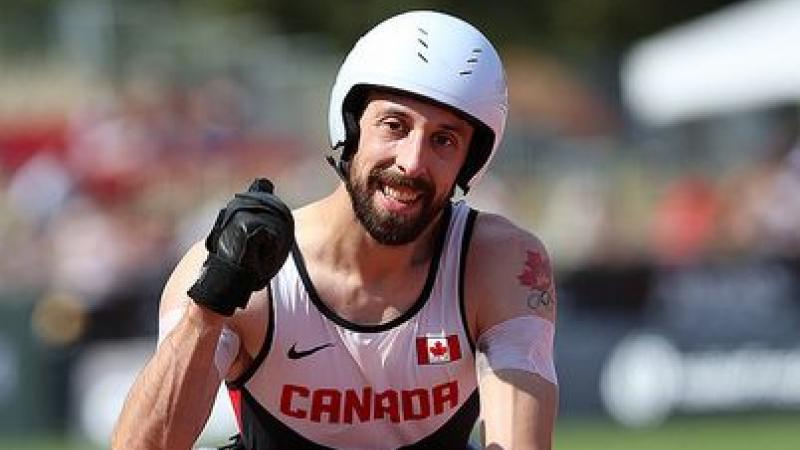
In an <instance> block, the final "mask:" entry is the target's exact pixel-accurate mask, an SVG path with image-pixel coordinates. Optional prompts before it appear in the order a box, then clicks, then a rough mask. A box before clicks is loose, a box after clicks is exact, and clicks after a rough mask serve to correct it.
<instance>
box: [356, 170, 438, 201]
mask: <svg viewBox="0 0 800 450" xmlns="http://www.w3.org/2000/svg"><path fill="white" fill-rule="evenodd" d="M367 182H368V183H369V185H370V186H376V185H377V184H378V183H381V184H390V185H392V186H401V187H407V188H410V189H414V190H417V191H421V192H422V193H423V194H426V195H428V194H431V193H433V186H432V185H431V183H430V182H428V181H427V180H424V179H422V178H419V177H407V176H405V175H403V174H402V173H399V172H395V171H393V170H390V169H384V168H379V167H375V168H373V169H372V170H370V171H369V175H368V176H367Z"/></svg>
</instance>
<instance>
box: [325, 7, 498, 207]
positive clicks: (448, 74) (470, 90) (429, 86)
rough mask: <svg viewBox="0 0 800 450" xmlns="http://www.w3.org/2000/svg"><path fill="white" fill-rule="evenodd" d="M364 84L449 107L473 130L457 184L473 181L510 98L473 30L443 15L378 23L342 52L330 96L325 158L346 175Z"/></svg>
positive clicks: (490, 52) (493, 58) (410, 15)
mask: <svg viewBox="0 0 800 450" xmlns="http://www.w3.org/2000/svg"><path fill="white" fill-rule="evenodd" d="M364 87H378V88H386V89H390V90H399V91H403V92H406V93H410V94H412V95H415V96H420V97H423V98H426V99H429V100H433V101H435V102H437V103H440V104H443V105H445V106H448V107H451V108H453V109H454V110H455V111H456V112H458V113H460V114H462V115H463V116H465V117H466V118H467V119H468V120H470V122H472V123H473V125H474V126H475V132H474V134H473V138H472V144H471V146H470V149H469V154H468V156H467V161H466V163H465V164H464V167H463V168H462V169H461V172H460V173H459V175H458V179H457V180H456V182H457V184H458V186H460V187H461V188H462V189H463V190H464V192H466V191H468V190H469V188H470V187H471V186H474V184H475V183H476V182H477V181H478V179H479V178H480V177H481V175H483V173H484V171H485V170H486V167H487V166H488V164H489V161H491V159H492V157H493V156H494V153H495V151H496V150H497V146H498V144H499V143H500V139H501V138H502V136H503V130H504V128H505V123H506V116H507V114H508V94H507V88H506V77H505V72H504V70H503V65H502V63H501V61H500V57H499V56H498V54H497V51H496V50H495V49H494V47H493V46H492V44H491V43H490V42H489V40H488V39H486V37H485V36H484V35H483V34H482V33H481V32H480V31H478V30H477V29H476V28H475V27H473V26H472V25H470V24H468V23H466V22H464V21H463V20H461V19H457V18H455V17H452V16H448V15H446V14H442V13H438V12H432V11H412V12H407V13H404V14H400V15H398V16H395V17H392V18H390V19H387V20H385V21H384V22H381V23H380V24H378V25H377V26H375V27H374V28H373V29H372V30H370V31H369V32H367V34H365V35H364V36H362V37H361V39H359V40H358V42H357V43H356V45H355V47H353V49H352V50H351V51H350V54H349V55H347V58H346V59H345V61H344V63H343V64H342V67H341V68H340V69H339V74H338V75H337V77H336V83H335V84H334V85H333V90H332V92H331V102H330V109H329V112H328V125H329V130H330V138H331V147H332V148H333V153H332V155H331V156H329V157H328V161H329V162H330V163H331V164H332V165H333V166H334V167H335V168H336V169H337V171H339V173H340V175H344V174H345V173H346V172H347V170H348V165H349V161H350V159H351V158H352V156H353V153H354V151H355V149H356V147H357V143H358V119H359V117H360V115H361V113H362V112H363V108H364V106H365V105H364V103H363V93H364V91H365V89H361V88H364Z"/></svg>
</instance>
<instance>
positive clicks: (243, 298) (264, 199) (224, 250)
mask: <svg viewBox="0 0 800 450" xmlns="http://www.w3.org/2000/svg"><path fill="white" fill-rule="evenodd" d="M272 190H273V187H272V183H271V182H270V181H269V180H267V179H266V178H258V179H256V180H255V181H253V184H251V185H250V188H249V189H248V190H247V192H242V193H238V194H236V196H235V197H234V198H233V200H231V201H230V202H229V203H228V205H227V206H226V207H225V208H223V209H222V210H220V212H219V215H217V221H216V223H214V227H213V228H212V229H211V233H210V234H209V235H208V237H207V238H206V249H208V258H207V259H206V261H205V262H204V263H203V269H202V271H201V272H200V278H199V279H198V280H197V281H196V282H195V284H194V285H193V286H192V287H191V288H190V289H189V291H188V292H187V294H189V297H191V298H192V299H193V300H194V301H195V302H196V303H198V304H200V305H202V306H205V307H206V308H208V309H210V310H212V311H214V312H217V313H219V314H222V315H224V316H230V315H232V314H233V312H234V311H235V310H236V308H244V307H245V306H246V305H247V301H248V300H249V299H250V294H251V293H253V292H256V291H260V290H261V289H264V287H266V286H267V283H269V280H270V279H272V277H273V276H275V274H276V273H278V270H280V268H281V266H282V265H283V263H284V261H286V257H287V256H288V255H289V250H290V249H291V247H292V244H293V242H294V219H293V218H292V213H291V211H289V208H288V207H287V206H286V205H285V204H284V203H283V202H282V201H281V200H280V199H279V198H278V197H276V196H275V195H272Z"/></svg>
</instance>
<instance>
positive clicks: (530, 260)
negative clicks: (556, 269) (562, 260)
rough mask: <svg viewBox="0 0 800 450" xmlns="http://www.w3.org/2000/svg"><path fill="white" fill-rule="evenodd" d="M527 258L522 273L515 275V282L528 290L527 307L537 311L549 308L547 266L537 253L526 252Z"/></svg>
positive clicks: (550, 301)
mask: <svg viewBox="0 0 800 450" xmlns="http://www.w3.org/2000/svg"><path fill="white" fill-rule="evenodd" d="M526 252H527V258H526V259H525V265H524V267H523V268H522V273H520V274H519V275H517V280H519V283H520V284H521V285H523V286H527V287H528V288H530V291H531V292H530V294H529V295H528V298H527V303H528V307H529V308H531V309H537V308H538V307H539V306H544V307H546V308H547V307H550V305H551V304H552V298H551V297H550V292H549V290H550V270H549V264H548V262H547V261H545V259H544V258H542V254H541V253H539V252H535V251H531V250H527V251H526Z"/></svg>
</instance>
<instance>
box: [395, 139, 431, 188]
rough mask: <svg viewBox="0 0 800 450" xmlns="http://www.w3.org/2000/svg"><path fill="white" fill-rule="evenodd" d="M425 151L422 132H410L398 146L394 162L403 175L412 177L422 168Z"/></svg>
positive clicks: (420, 171)
mask: <svg viewBox="0 0 800 450" xmlns="http://www.w3.org/2000/svg"><path fill="white" fill-rule="evenodd" d="M426 153H427V152H426V151H425V139H424V136H423V133H411V134H409V135H408V137H407V138H406V139H404V140H403V142H402V144H401V145H400V146H398V149H397V154H396V155H395V164H396V165H397V168H398V169H399V170H400V171H401V172H403V174H404V175H405V176H407V177H410V178H414V177H416V176H418V175H420V174H421V173H422V171H423V169H424V160H425V155H426Z"/></svg>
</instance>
